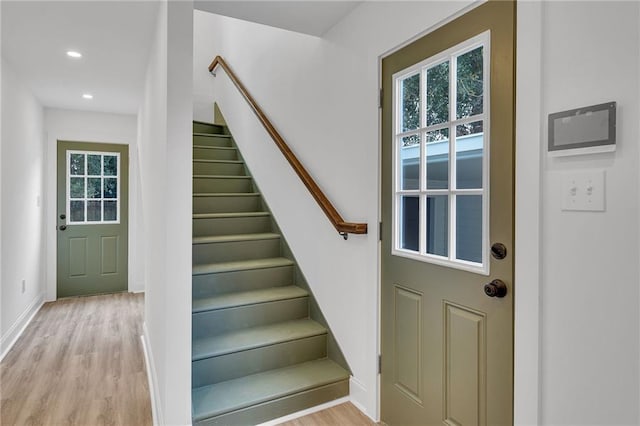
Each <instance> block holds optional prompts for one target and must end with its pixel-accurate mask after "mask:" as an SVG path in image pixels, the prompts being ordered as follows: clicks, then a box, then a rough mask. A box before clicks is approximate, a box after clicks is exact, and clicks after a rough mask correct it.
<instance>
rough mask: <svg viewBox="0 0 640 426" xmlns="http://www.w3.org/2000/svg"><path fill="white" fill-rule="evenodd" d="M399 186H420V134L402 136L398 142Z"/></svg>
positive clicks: (415, 187)
mask: <svg viewBox="0 0 640 426" xmlns="http://www.w3.org/2000/svg"><path fill="white" fill-rule="evenodd" d="M400 173H401V175H400V176H401V178H400V188H401V189H403V190H408V189H418V188H420V136H419V135H411V136H405V137H403V138H402V143H401V144H400Z"/></svg>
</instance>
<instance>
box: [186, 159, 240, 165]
mask: <svg viewBox="0 0 640 426" xmlns="http://www.w3.org/2000/svg"><path fill="white" fill-rule="evenodd" d="M193 162H194V163H223V164H244V161H242V160H209V159H206V158H194V159H193Z"/></svg>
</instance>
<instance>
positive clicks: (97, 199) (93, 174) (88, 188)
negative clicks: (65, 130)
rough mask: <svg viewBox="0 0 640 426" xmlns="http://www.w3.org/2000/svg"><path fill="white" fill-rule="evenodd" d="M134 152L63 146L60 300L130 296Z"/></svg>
mask: <svg viewBox="0 0 640 426" xmlns="http://www.w3.org/2000/svg"><path fill="white" fill-rule="evenodd" d="M128 172H129V147H128V146H126V145H117V144H102V143H86V142H67V141H58V173H57V175H58V177H57V179H58V181H57V188H58V191H57V192H58V198H57V199H58V203H57V206H58V211H57V215H58V216H57V223H58V231H57V233H58V244H57V297H69V296H83V295H90V294H100V293H113V292H119V291H126V290H127V288H128V285H127V273H128V272H127V271H128V265H127V253H128V213H129V210H128V196H129V193H128V182H129V181H128V178H129V173H128Z"/></svg>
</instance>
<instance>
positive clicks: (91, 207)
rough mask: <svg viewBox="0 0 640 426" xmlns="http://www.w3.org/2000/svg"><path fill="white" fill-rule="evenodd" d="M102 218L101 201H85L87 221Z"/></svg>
mask: <svg viewBox="0 0 640 426" xmlns="http://www.w3.org/2000/svg"><path fill="white" fill-rule="evenodd" d="M101 220H102V201H87V222H100V221H101Z"/></svg>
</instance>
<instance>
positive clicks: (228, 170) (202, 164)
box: [193, 160, 245, 176]
mask: <svg viewBox="0 0 640 426" xmlns="http://www.w3.org/2000/svg"><path fill="white" fill-rule="evenodd" d="M193 174H194V175H209V176H210V175H228V176H243V175H245V169H244V163H243V162H242V161H239V160H194V161H193Z"/></svg>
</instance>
